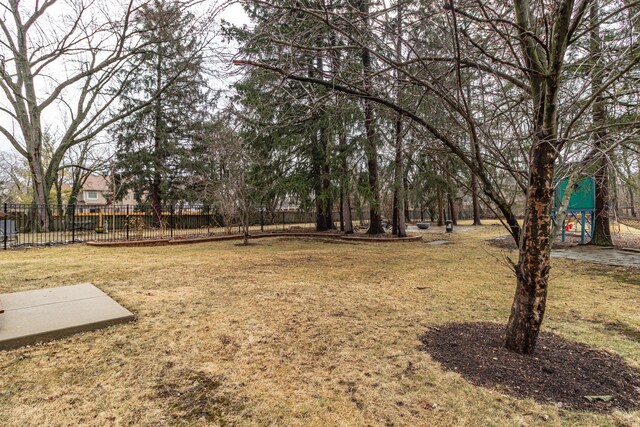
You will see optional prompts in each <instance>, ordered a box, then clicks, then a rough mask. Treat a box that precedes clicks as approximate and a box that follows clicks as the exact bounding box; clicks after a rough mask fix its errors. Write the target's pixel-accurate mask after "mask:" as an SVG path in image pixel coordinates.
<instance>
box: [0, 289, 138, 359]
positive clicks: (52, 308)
mask: <svg viewBox="0 0 640 427" xmlns="http://www.w3.org/2000/svg"><path fill="white" fill-rule="evenodd" d="M0 301H1V302H2V306H3V308H4V313H3V314H0V350H8V349H12V348H17V347H21V346H24V345H29V344H35V343H37V342H40V341H49V340H54V339H59V338H63V337H67V336H69V335H73V334H76V333H78V332H86V331H93V330H96V329H100V328H104V327H107V326H111V325H115V324H118V323H125V322H129V321H131V320H133V319H135V316H134V315H133V313H131V312H130V311H129V310H127V309H126V308H124V307H122V306H121V305H120V304H118V303H117V302H115V301H114V300H113V299H111V298H110V297H109V296H108V295H107V294H105V293H104V292H102V291H101V290H100V289H98V288H96V287H95V286H94V285H92V284H88V283H87V284H81V285H73V286H63V287H58V288H48V289H38V290H34V291H25V292H15V293H9V294H0Z"/></svg>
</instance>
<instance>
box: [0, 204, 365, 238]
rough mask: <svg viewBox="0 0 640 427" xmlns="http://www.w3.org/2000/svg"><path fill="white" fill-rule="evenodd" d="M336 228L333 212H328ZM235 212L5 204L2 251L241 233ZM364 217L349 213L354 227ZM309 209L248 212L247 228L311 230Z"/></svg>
mask: <svg viewBox="0 0 640 427" xmlns="http://www.w3.org/2000/svg"><path fill="white" fill-rule="evenodd" d="M332 215H333V217H332V219H333V221H334V225H335V226H336V228H337V229H340V222H339V221H340V215H339V213H333V214H332ZM241 218H242V217H241V215H240V214H239V213H233V214H225V213H223V212H220V211H218V210H216V209H215V208H213V207H211V206H206V205H198V206H194V205H188V206H186V205H165V206H162V207H153V206H150V205H109V206H91V205H54V206H37V205H30V204H8V203H5V204H4V205H3V206H2V210H0V243H1V244H2V248H3V249H8V248H16V247H30V246H52V245H61V244H68V243H81V242H86V241H91V240H142V239H161V238H174V239H176V238H186V237H188V236H191V237H197V236H207V235H213V234H225V233H226V234H231V233H242V232H243V222H242V220H241ZM367 222H368V220H367V219H366V218H365V217H364V215H358V213H355V212H354V223H355V225H362V226H365V225H366V224H367ZM315 224H316V216H315V213H314V212H300V211H255V212H251V213H250V215H249V220H248V225H249V232H250V233H251V232H254V233H255V232H274V231H307V230H308V231H312V230H315Z"/></svg>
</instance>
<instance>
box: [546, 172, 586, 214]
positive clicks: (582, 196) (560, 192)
mask: <svg viewBox="0 0 640 427" xmlns="http://www.w3.org/2000/svg"><path fill="white" fill-rule="evenodd" d="M568 184H569V178H563V179H562V180H561V181H560V182H559V183H558V184H556V193H555V202H554V208H555V209H557V208H558V207H559V206H560V202H561V201H562V198H563V197H564V194H565V192H566V191H567V185H568ZM595 207H596V185H595V181H594V179H593V177H588V178H583V179H581V180H580V181H578V182H576V183H575V184H574V185H573V193H572V194H571V198H570V199H569V206H567V211H569V212H571V211H592V210H594V209H595Z"/></svg>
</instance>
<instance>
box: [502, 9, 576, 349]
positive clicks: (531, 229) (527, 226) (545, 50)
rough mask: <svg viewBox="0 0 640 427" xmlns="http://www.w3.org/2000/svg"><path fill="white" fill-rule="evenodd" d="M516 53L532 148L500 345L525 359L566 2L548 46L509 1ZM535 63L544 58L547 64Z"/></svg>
mask: <svg viewBox="0 0 640 427" xmlns="http://www.w3.org/2000/svg"><path fill="white" fill-rule="evenodd" d="M513 3H514V12H515V17H516V22H517V24H518V27H519V28H520V29H521V30H520V31H519V33H518V37H519V38H520V43H521V48H522V50H523V54H524V59H525V64H526V66H527V68H528V69H529V71H528V77H529V85H530V89H529V95H530V96H531V101H532V107H533V109H532V111H533V115H532V121H531V122H532V124H533V144H532V147H531V151H530V153H529V185H528V188H527V205H526V209H525V218H524V226H523V229H522V236H521V239H520V247H519V259H518V263H517V265H515V272H516V277H517V284H516V292H515V296H514V298H513V304H512V306H511V315H510V316H509V322H508V324H507V329H506V333H505V346H506V347H507V348H508V349H509V350H512V351H515V352H518V353H522V354H530V353H531V352H533V350H534V349H535V345H536V340H537V338H538V333H539V332H540V325H541V324H542V319H543V317H544V310H545V305H546V301H547V288H548V283H549V270H550V268H551V263H550V258H551V225H552V219H551V209H552V207H553V193H554V186H553V173H554V167H555V161H556V158H557V155H558V152H559V150H560V149H561V147H562V144H561V142H560V141H559V140H558V94H559V93H560V74H561V71H562V65H563V63H564V55H565V52H566V47H567V43H568V40H569V38H570V36H571V33H570V27H571V25H572V23H571V16H572V12H573V4H574V2H573V1H572V0H568V1H563V2H559V3H558V6H557V9H556V10H555V12H554V14H553V21H552V25H551V26H550V27H551V34H550V35H549V36H548V39H549V41H550V43H549V45H548V46H546V47H545V46H541V45H540V44H539V43H538V41H537V40H538V39H536V38H535V37H534V36H532V34H533V35H535V34H536V31H538V29H537V28H538V27H536V25H537V24H536V22H537V21H535V17H536V16H535V14H534V10H533V8H532V5H531V3H530V2H528V1H527V0H514V2H513ZM541 58H550V59H549V61H548V62H546V61H544V60H541Z"/></svg>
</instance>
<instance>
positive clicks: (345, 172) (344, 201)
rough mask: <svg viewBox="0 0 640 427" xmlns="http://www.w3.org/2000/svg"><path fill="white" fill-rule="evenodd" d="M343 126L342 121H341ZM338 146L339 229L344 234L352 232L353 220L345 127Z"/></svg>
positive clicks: (341, 132)
mask: <svg viewBox="0 0 640 427" xmlns="http://www.w3.org/2000/svg"><path fill="white" fill-rule="evenodd" d="M343 127H344V123H343ZM339 138H340V140H339V142H338V144H339V146H340V150H339V151H340V169H341V185H340V213H341V215H342V218H341V221H340V224H341V225H342V228H341V231H344V232H345V233H346V234H352V233H353V220H352V215H351V190H350V188H351V186H350V185H349V183H350V176H349V164H348V161H347V153H346V149H347V132H346V129H344V128H343V129H342V130H341V131H340V134H339Z"/></svg>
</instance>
